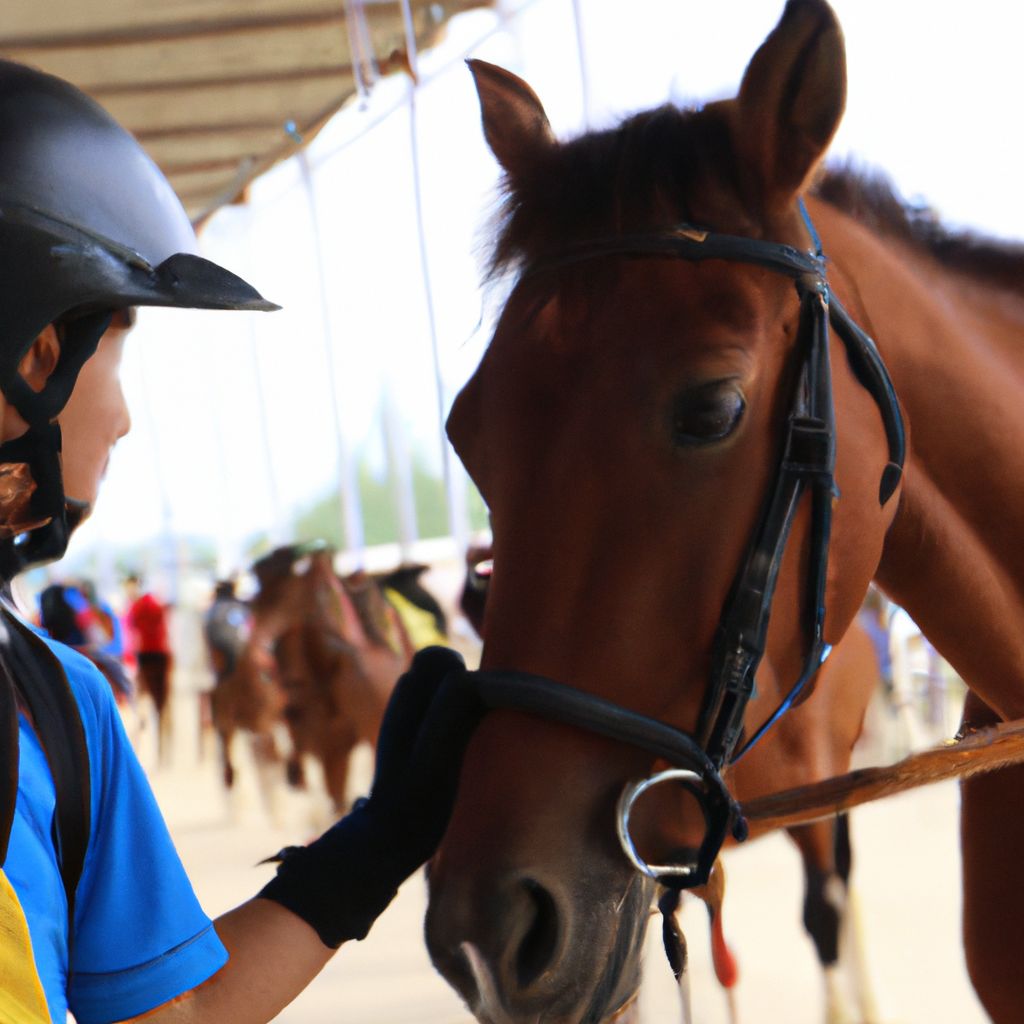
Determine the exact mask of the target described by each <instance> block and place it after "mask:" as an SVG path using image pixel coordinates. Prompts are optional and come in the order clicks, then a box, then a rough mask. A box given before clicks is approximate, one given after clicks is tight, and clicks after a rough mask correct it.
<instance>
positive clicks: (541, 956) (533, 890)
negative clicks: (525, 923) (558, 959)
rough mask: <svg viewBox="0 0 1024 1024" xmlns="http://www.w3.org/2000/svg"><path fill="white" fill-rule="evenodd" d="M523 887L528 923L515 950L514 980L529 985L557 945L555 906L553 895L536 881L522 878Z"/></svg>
mask: <svg viewBox="0 0 1024 1024" xmlns="http://www.w3.org/2000/svg"><path fill="white" fill-rule="evenodd" d="M522 885H523V889H524V891H525V893H526V896H527V899H528V900H529V903H530V914H531V920H530V925H529V927H528V928H527V930H526V934H525V935H524V936H523V939H522V941H521V942H520V944H519V949H518V951H517V953H516V960H515V965H516V980H517V981H518V982H519V986H520V988H529V987H530V986H531V985H532V984H533V983H534V982H535V981H536V980H537V979H538V978H539V977H540V976H541V974H543V973H544V971H545V970H546V969H547V968H548V966H549V965H550V963H551V961H552V959H553V958H554V955H555V950H556V948H557V946H558V909H557V908H556V906H555V901H554V898H553V897H552V896H551V894H550V893H549V892H548V891H547V889H545V888H544V887H543V886H542V885H540V884H539V883H537V882H535V881H533V879H526V880H525V881H524V882H523V883H522Z"/></svg>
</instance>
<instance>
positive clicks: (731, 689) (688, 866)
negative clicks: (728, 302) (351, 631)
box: [474, 204, 906, 888]
mask: <svg viewBox="0 0 1024 1024" xmlns="http://www.w3.org/2000/svg"><path fill="white" fill-rule="evenodd" d="M801 212H802V214H803V217H804V222H805V224H806V226H807V229H808V231H809V232H810V235H811V239H812V242H813V248H812V249H811V250H809V251H802V250H800V249H797V248H795V247H794V246H790V245H783V244H781V243H778V242H766V241H761V240H759V239H753V238H742V237H737V236H734V235H723V234H717V233H714V232H710V231H703V230H700V229H698V228H694V227H692V226H690V225H681V226H679V227H677V228H676V229H674V230H672V231H666V232H663V233H653V234H639V235H625V236H620V237H615V238H607V239H600V240H597V241H593V242H588V243H581V244H578V245H573V246H571V247H568V248H566V249H564V250H562V251H561V252H560V253H558V254H557V255H555V256H554V257H553V258H551V259H548V260H544V261H542V262H540V263H538V264H536V265H534V266H532V267H530V268H528V270H527V271H526V276H534V275H537V274H540V273H547V272H550V271H552V270H556V269H559V268H563V267H568V266H571V265H574V264H578V263H583V262H589V261H591V260H594V259H599V258H601V257H609V256H610V257H623V258H635V259H651V258H668V259H683V260H689V261H692V262H701V261H704V260H723V261H726V262H738V263H746V264H751V265H753V266H758V267H763V268H765V269H767V270H771V271H774V272H776V273H779V274H783V275H785V276H786V277H789V278H791V279H792V280H793V281H794V284H795V285H796V292H797V296H798V298H799V302H800V321H799V330H798V334H797V338H796V346H797V349H798V355H799V360H800V364H799V372H798V375H797V382H796V386H795V388H794V393H793V398H792V401H791V404H790V410H789V415H788V417H787V420H786V428H785V436H784V438H783V444H782V454H781V459H780V462H779V466H778V469H777V471H776V475H775V480H774V483H773V484H772V486H771V489H770V491H769V494H768V497H767V500H766V501H765V502H764V504H763V506H762V508H761V513H760V516H759V519H758V522H757V525H756V526H755V528H754V532H753V535H752V537H751V540H750V543H749V545H748V548H747V551H746V554H745V556H744V559H743V561H742V563H741V566H740V569H739V572H738V573H737V575H736V578H735V580H734V581H733V584H732V588H731V590H730V592H729V595H728V597H727V599H726V602H725V607H724V609H723V611H722V616H721V619H720V621H719V626H718V632H717V635H716V638H715V645H714V653H713V662H712V670H711V678H710V683H709V687H708V691H707V693H706V694H705V698H704V704H703V707H702V710H701V715H700V720H699V725H698V729H697V736H696V737H694V736H691V735H689V734H688V733H686V732H683V731H682V730H680V729H676V728H675V727H673V726H670V725H667V724H666V723H664V722H660V721H658V720H657V719H652V718H648V717H646V716H644V715H640V714H637V713H636V712H633V711H628V710H626V709H625V708H622V707H619V706H618V705H616V704H613V703H611V702H609V701H606V700H603V699H601V698H598V697H595V696H593V695H591V694H587V693H584V692H582V691H580V690H576V689H574V688H571V687H567V686H563V685H561V684H559V683H555V682H554V681H552V680H550V679H546V678H543V677H540V676H534V675H527V674H524V673H520V672H492V671H481V672H479V673H474V676H475V677H476V679H477V680H478V684H479V687H480V693H481V696H482V698H483V700H484V702H485V703H486V704H487V705H489V706H491V707H494V708H509V709H515V710H519V711H525V712H527V713H530V714H535V715H538V716H540V717H544V718H549V719H553V720H555V721H558V722H563V723H565V724H568V725H573V726H576V727H578V728H582V729H586V730H589V731H591V732H596V733H599V734H600V735H602V736H607V737H610V738H612V739H615V740H620V741H622V742H624V743H627V744H630V745H632V746H635V747H638V748H640V749H643V750H645V751H648V752H649V753H652V754H654V755H656V756H657V757H659V758H662V759H664V760H665V761H667V762H668V763H669V764H671V765H672V766H673V769H672V770H670V771H668V772H662V773H660V774H658V775H655V776H652V777H651V778H649V779H646V780H644V781H642V782H640V783H633V784H631V785H630V786H629V787H627V789H626V791H625V792H624V793H623V796H622V800H621V801H620V805H619V821H618V831H619V838H620V841H621V842H622V845H623V849H624V851H625V852H626V854H627V856H628V857H629V858H630V860H631V861H632V862H633V863H634V865H635V866H636V867H637V868H638V869H640V870H641V871H644V872H645V873H646V874H649V875H651V876H652V877H656V878H658V879H659V880H660V881H662V882H664V883H666V884H669V885H672V886H674V887H676V888H689V887H692V886H695V885H702V884H704V883H705V882H706V881H707V878H708V875H709V873H710V871H711V868H712V865H713V864H714V860H715V857H716V856H717V855H718V851H719V849H720V848H721V846H722V843H723V842H724V841H725V838H726V836H727V835H728V833H729V832H730V831H731V832H732V834H733V835H734V836H735V837H736V838H737V839H742V838H744V837H745V835H746V824H745V822H744V820H743V817H742V813H741V811H740V808H739V806H738V805H737V804H736V802H735V801H734V800H733V799H732V797H731V795H730V794H729V791H728V789H727V787H726V785H725V783H724V781H723V779H722V771H723V770H724V768H725V767H726V766H727V765H729V764H732V763H735V762H736V761H737V760H738V759H739V758H740V757H742V756H743V755H744V754H745V753H746V752H747V751H748V750H749V749H750V748H751V747H752V746H753V745H754V744H755V743H756V742H757V741H758V740H759V739H760V738H761V737H762V736H763V735H764V734H765V732H766V731H767V730H768V729H769V728H770V727H771V725H772V724H773V723H774V722H776V721H777V720H778V719H779V718H780V717H781V715H783V714H784V713H785V711H786V710H787V709H788V708H789V707H790V706H791V705H792V704H793V702H794V701H795V700H796V698H797V697H798V696H799V694H800V693H801V691H802V690H803V689H804V688H805V686H806V685H807V683H808V682H809V681H810V680H811V679H812V678H813V676H814V674H815V673H816V672H817V671H818V669H819V668H820V667H821V665H822V663H823V662H824V661H825V659H826V657H827V656H828V653H829V651H830V647H829V645H828V644H827V643H826V642H825V639H824V623H825V580H826V572H827V567H828V549H829V539H830V535H831V528H832V505H833V501H834V500H835V499H836V498H838V492H837V489H836V485H835V411H834V406H833V399H832V369H831V364H830V359H829V326H830V325H831V326H832V328H834V329H835V332H836V334H837V335H838V336H839V338H840V339H841V340H842V342H843V344H844V346H845V348H846V353H847V357H848V359H849V362H850V366H851V368H852V369H853V372H854V374H855V376H856V377H857V379H858V381H860V383H861V384H862V385H863V386H864V387H865V388H866V389H867V390H868V391H869V392H870V394H871V395H872V397H873V398H874V399H875V402H876V403H877V405H878V408H879V411H880V412H881V415H882V421H883V424H884V426H885V434H886V439H887V442H888V447H889V461H888V463H887V464H886V466H885V468H884V470H883V472H882V477H881V483H880V486H879V493H878V500H879V503H880V504H881V505H884V504H885V503H886V502H887V501H888V500H889V499H890V498H891V497H892V495H893V493H894V492H895V490H896V488H897V486H898V485H899V481H900V478H901V475H902V470H903V461H904V456H905V449H906V443H905V434H904V427H903V417H902V415H901V412H900V408H899V403H898V401H897V398H896V393H895V390H894V389H893V386H892V381H891V380H890V378H889V374H888V372H887V371H886V368H885V364H884V363H883V362H882V359H881V356H880V355H879V353H878V349H877V348H876V347H875V343H874V342H873V341H872V340H871V338H869V337H868V335H867V334H865V333H864V332H863V331H862V330H861V329H860V328H859V327H858V326H857V325H856V324H855V323H854V322H853V320H851V319H850V317H849V315H848V314H847V312H846V310H845V309H843V307H842V305H841V304H840V303H839V301H838V300H837V299H836V298H835V297H834V296H832V295H831V294H830V290H829V286H828V280H827V275H826V264H825V257H824V255H823V253H822V249H821V243H820V241H819V239H818V236H817V232H816V231H815V229H814V226H813V224H812V223H811V221H810V218H809V217H808V215H807V211H806V209H804V208H803V205H802V204H801ZM805 492H810V496H811V535H810V543H811V554H810V566H809V569H808V573H807V583H806V589H807V595H806V596H807V600H806V605H805V614H806V615H807V619H808V621H807V623H806V629H807V635H808V638H809V643H808V651H807V655H806V658H805V659H804V666H803V670H802V671H801V673H800V675H799V677H798V678H797V680H796V682H795V683H794V684H793V686H792V687H791V688H790V690H789V692H788V693H787V695H786V697H785V698H784V700H783V701H782V702H781V703H780V705H779V706H778V708H776V710H775V711H774V712H773V713H772V714H771V715H770V716H769V717H768V719H767V720H766V721H765V722H764V723H763V724H762V725H761V726H760V727H758V728H757V729H756V730H755V731H754V732H753V733H752V734H751V735H750V737H749V738H747V739H746V741H745V742H744V743H743V744H742V746H741V745H740V740H741V738H742V736H743V731H744V716H745V713H746V709H747V704H748V703H749V701H750V699H751V697H752V696H753V693H754V677H755V674H756V672H757V667H758V665H759V664H760V661H761V658H762V656H763V655H764V650H765V644H766V641H767V634H768V621H769V616H770V613H771V606H772V598H773V596H774V594H775V586H776V582H777V580H778V574H779V568H780V565H781V563H782V556H783V552H784V551H785V547H786V542H787V539H788V537H789V534H790V530H791V528H792V525H793V521H794V518H795V516H796V511H797V508H798V506H799V505H800V501H801V498H802V497H803V495H804V494H805ZM670 780H671V781H675V782H678V783H682V784H683V785H684V786H686V787H687V788H688V789H689V790H690V791H691V792H693V793H694V794H695V795H696V797H697V798H698V801H699V803H700V806H701V810H702V812H703V815H704V819H705V825H706V828H705V837H704V841H703V843H702V845H701V847H700V849H699V851H698V852H697V854H696V859H695V861H693V862H690V863H682V864H672V865H662V866H652V865H649V864H647V863H646V862H645V861H644V860H643V859H642V858H641V857H640V855H639V854H638V853H637V851H636V848H635V846H634V845H633V841H632V838H631V837H630V833H629V815H630V811H631V809H632V806H633V803H634V802H635V800H636V799H637V798H638V797H639V796H640V794H641V793H642V792H644V791H645V790H646V789H648V788H650V787H651V786H652V785H656V784H658V783H660V782H664V781H670Z"/></svg>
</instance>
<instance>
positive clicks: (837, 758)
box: [459, 545, 883, 1024]
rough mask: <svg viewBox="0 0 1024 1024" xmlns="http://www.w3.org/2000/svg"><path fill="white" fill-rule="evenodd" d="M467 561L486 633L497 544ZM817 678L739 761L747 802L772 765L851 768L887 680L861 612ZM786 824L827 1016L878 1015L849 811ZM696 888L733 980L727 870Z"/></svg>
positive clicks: (806, 770)
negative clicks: (856, 906) (797, 859)
mask: <svg viewBox="0 0 1024 1024" xmlns="http://www.w3.org/2000/svg"><path fill="white" fill-rule="evenodd" d="M465 561H466V575H465V579H464V583H463V587H462V592H461V595H460V599H459V607H460V609H461V611H462V613H463V614H464V615H465V617H466V619H467V621H468V622H469V623H470V625H471V626H472V627H473V628H474V629H475V630H476V632H477V634H478V635H479V636H481V637H482V636H483V634H484V620H485V615H486V610H487V594H488V591H489V589H490V582H491V579H492V578H493V550H492V548H491V547H490V546H484V545H476V546H472V547H470V548H469V549H468V550H467V551H466V557H465ZM817 685H818V686H819V688H820V693H819V694H818V695H817V696H816V697H815V699H813V700H810V701H806V702H805V703H804V704H802V705H801V706H800V707H799V708H796V709H794V711H793V712H792V713H791V714H790V715H788V716H787V717H785V718H783V719H782V720H781V721H780V723H779V725H778V733H777V736H776V739H775V742H773V743H770V744H769V743H766V744H765V745H764V747H763V748H762V756H761V757H760V758H758V757H754V756H752V757H751V758H750V759H749V760H747V761H743V762H741V763H740V764H739V765H738V766H737V769H736V772H735V775H734V776H733V779H732V784H733V787H734V790H735V793H736V796H737V798H738V799H739V800H740V801H741V802H743V801H744V800H746V799H749V798H750V797H753V796H757V795H758V794H759V793H761V792H763V786H761V785H759V784H758V781H757V780H758V778H759V776H760V775H761V773H762V772H765V771H769V772H771V774H772V777H773V778H775V779H778V780H780V783H782V780H807V779H820V778H824V777H832V776H835V775H839V774H842V773H843V772H845V771H846V770H847V769H848V768H849V766H850V756H851V752H852V749H853V746H854V744H855V743H857V741H858V740H859V739H860V738H861V737H862V735H863V725H864V720H865V717H866V715H867V711H868V705H869V704H870V702H871V700H872V698H873V697H874V696H875V695H876V694H878V693H880V692H881V690H882V685H883V684H882V675H881V666H880V664H879V660H878V656H877V653H876V651H875V648H874V645H873V643H872V640H871V637H870V635H869V633H868V632H867V630H866V629H865V628H864V626H863V625H862V624H861V623H860V621H859V620H858V619H855V620H854V621H853V622H852V623H851V624H850V627H849V629H848V630H847V632H846V634H845V635H844V636H843V639H842V641H841V642H840V643H839V644H838V645H837V646H836V649H835V650H834V651H833V652H832V656H831V657H830V658H829V660H828V661H827V663H826V664H825V665H824V666H822V668H821V671H820V674H819V679H818V680H817ZM766 758H767V759H766ZM798 784H803V782H802V781H801V782H800V783H798ZM784 785H788V783H784ZM787 831H788V832H789V835H790V837H791V839H792V840H793V842H794V843H795V844H796V847H797V849H798V850H799V852H800V856H801V858H802V861H803V868H804V880H805V889H804V905H803V921H804V926H805V927H806V929H807V932H808V934H809V936H810V938H811V941H812V942H813V944H814V948H815V952H816V954H817V957H818V962H819V963H820V965H821V968H822V972H823V980H824V992H825V1014H824V1019H825V1020H826V1021H827V1022H828V1024H842V1022H848V1021H854V1020H856V1021H871V1020H873V1019H875V1006H874V997H873V994H872V988H871V985H870V981H869V979H868V977H867V974H866V971H865V968H864V963H863V959H864V957H863V950H862V948H861V946H862V939H861V936H860V934H859V932H858V930H857V928H856V919H855V915H854V914H853V913H852V894H851V882H850V875H851V869H852V866H853V853H852V848H851V843H850V834H849V823H848V820H847V816H846V815H839V816H836V817H834V818H825V819H823V820H821V821H815V822H812V823H810V824H807V825H800V826H796V827H793V828H789V829H787ZM697 895H699V896H700V897H701V898H702V899H704V900H705V902H706V904H707V909H708V913H709V917H710V926H711V949H712V954H713V957H714V961H715V963H714V966H715V971H716V974H717V976H718V979H719V981H720V982H721V983H722V985H723V987H725V988H726V989H731V988H732V987H733V985H735V983H736V981H737V979H738V977H739V971H738V967H737V963H736V959H735V956H734V955H733V953H732V951H731V950H730V949H729V947H728V945H727V943H726V938H725V930H724V924H723V918H722V913H721V911H722V909H723V905H724V888H723V885H722V874H721V871H719V878H718V884H717V885H715V886H709V887H703V888H701V889H699V890H698V891H697ZM855 1008H856V1009H855Z"/></svg>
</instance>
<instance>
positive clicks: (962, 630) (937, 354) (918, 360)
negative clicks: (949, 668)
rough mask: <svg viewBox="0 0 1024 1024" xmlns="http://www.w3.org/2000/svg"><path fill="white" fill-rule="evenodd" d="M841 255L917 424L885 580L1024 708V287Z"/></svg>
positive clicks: (864, 239) (917, 264)
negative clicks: (1012, 289)
mask: <svg viewBox="0 0 1024 1024" xmlns="http://www.w3.org/2000/svg"><path fill="white" fill-rule="evenodd" d="M826 244H828V243H827V242H826ZM840 249H841V250H842V251H841V252H840V253H839V254H838V255H837V264H838V266H839V267H840V269H841V270H842V271H844V272H845V273H846V274H847V275H848V280H851V281H852V285H853V288H852V291H853V292H855V293H856V298H857V299H858V303H857V304H858V305H861V304H862V306H863V309H864V310H865V311H866V314H867V316H868V318H869V319H870V321H871V322H870V323H869V324H867V325H865V326H867V327H868V328H869V329H870V330H871V331H873V332H874V334H875V336H876V338H877V340H878V344H879V348H880V349H881V351H882V355H883V357H884V358H885V360H886V363H887V365H888V366H889V369H890V372H891V374H892V376H893V380H894V383H895V385H896V390H897V392H898V394H899V397H900V401H901V403H902V404H903V407H904V409H905V410H906V414H907V420H908V422H909V427H910V452H911V454H910V460H909V463H908V465H907V468H906V473H905V477H904V485H903V492H902V496H901V498H900V507H899V511H898V513H897V516H896V520H895V522H894V523H893V526H892V528H891V530H890V532H889V536H888V538H887V540H886V546H885V551H884V554H883V557H882V563H881V566H880V567H879V572H878V574H877V579H878V581H879V583H880V584H881V585H882V587H883V588H884V589H885V590H886V591H887V593H888V594H889V595H890V596H891V597H892V598H893V599H894V600H895V601H897V602H898V603H899V604H901V605H902V606H903V607H905V608H906V609H907V611H908V612H909V613H910V615H911V616H912V617H913V618H914V620H915V621H916V622H917V623H918V625H919V626H920V627H921V629H922V630H923V631H924V633H925V634H926V635H927V636H928V638H929V639H930V640H931V641H932V643H933V644H934V645H935V646H936V647H937V648H938V649H939V651H940V652H941V653H942V654H943V655H944V656H945V657H946V658H947V659H948V660H949V661H950V663H951V664H952V665H953V667H954V668H955V669H956V670H957V671H958V672H959V673H960V674H961V676H963V678H964V679H965V680H966V681H967V682H968V684H969V685H970V686H971V688H972V689H975V690H976V691H977V692H978V693H979V695H980V696H981V697H983V698H984V699H985V700H986V701H987V702H988V703H989V704H991V705H992V706H994V707H995V708H996V709H997V710H999V711H1001V712H1002V713H1003V714H1004V715H1006V716H1008V717H1009V716H1012V717H1018V716H1020V715H1024V629H1022V628H1021V625H1022V623H1024V545H1022V544H1021V542H1020V541H1021V538H1022V537H1024V501H1022V500H1021V495H1022V494H1024V460H1022V459H1021V453H1022V451H1024V401H1022V398H1024V293H1022V294H1020V295H1017V294H1013V293H1009V292H1006V291H999V290H996V289H989V288H987V287H984V286H981V285H979V284H977V283H975V282H973V281H969V280H967V279H966V278H963V277H961V276H958V275H954V274H952V273H950V272H948V271H946V270H942V269H939V268H937V267H935V266H934V265H933V264H932V263H931V262H929V261H928V260H926V259H924V258H923V257H921V256H919V255H917V254H915V253H913V252H912V251H910V250H909V249H907V248H906V247H903V246H900V245H899V244H897V243H889V242H887V241H879V240H878V239H877V238H874V237H873V236H868V235H866V234H862V233H860V232H854V233H853V235H852V237H849V238H846V239H845V240H844V242H843V243H842V244H841V245H840ZM871 249H873V251H868V250H871ZM830 255H834V254H833V253H831V252H830ZM840 276H842V275H840ZM844 298H845V296H844ZM850 300H851V301H852V300H853V296H851V297H850Z"/></svg>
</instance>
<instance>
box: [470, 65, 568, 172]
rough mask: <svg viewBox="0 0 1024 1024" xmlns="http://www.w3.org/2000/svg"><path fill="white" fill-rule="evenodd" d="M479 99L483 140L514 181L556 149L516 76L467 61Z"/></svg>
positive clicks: (527, 90) (541, 110)
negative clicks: (538, 159)
mask: <svg viewBox="0 0 1024 1024" xmlns="http://www.w3.org/2000/svg"><path fill="white" fill-rule="evenodd" d="M466 63H467V64H468V65H469V70H470V71H471V72H472V73H473V80H474V82H475V83H476V91H477V94H478V95H479V97H480V112H481V114H482V116H483V123H484V136H485V137H486V139H487V144H488V145H489V146H490V147H491V152H492V153H493V154H494V155H495V156H496V157H497V158H498V163H499V164H501V166H502V167H504V168H505V170H506V171H507V172H508V174H509V177H511V178H512V179H513V180H514V179H515V178H517V177H519V176H521V175H522V174H523V172H525V171H527V170H528V169H529V168H530V167H531V166H533V164H534V163H535V162H536V160H537V158H538V157H539V156H540V155H541V154H543V153H545V152H546V151H548V150H549V149H551V147H552V146H555V145H556V144H557V143H556V141H555V136H554V133H553V132H552V131H551V125H550V124H549V123H548V115H547V114H545V113H544V108H543V107H542V106H541V102H540V100H539V99H537V94H536V93H535V92H534V91H533V90H532V89H531V88H530V87H529V86H528V85H527V84H526V83H525V82H524V81H523V80H522V79H521V78H519V77H518V76H517V75H514V74H512V72H511V71H506V70H505V69H504V68H499V67H498V66H497V65H496V64H488V63H487V62H486V61H482V60H469V61H466Z"/></svg>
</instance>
